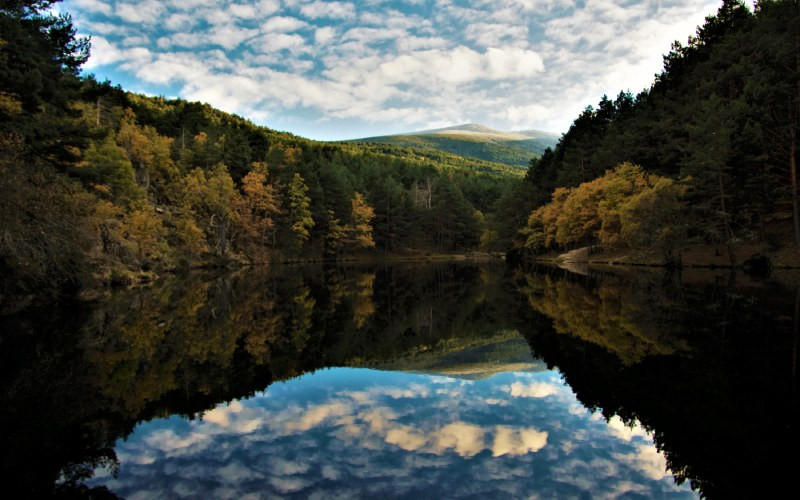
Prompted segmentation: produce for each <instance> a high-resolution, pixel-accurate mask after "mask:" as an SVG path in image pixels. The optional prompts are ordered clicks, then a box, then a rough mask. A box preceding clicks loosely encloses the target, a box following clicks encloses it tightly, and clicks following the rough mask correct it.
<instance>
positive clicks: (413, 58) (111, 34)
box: [72, 0, 718, 137]
mask: <svg viewBox="0 0 800 500" xmlns="http://www.w3.org/2000/svg"><path fill="white" fill-rule="evenodd" d="M717 3H718V0H714V1H713V2H712V1H711V0H704V1H703V2H700V3H698V2H690V1H689V0H671V1H670V2H662V1H659V0H640V1H639V2H637V3H630V2H626V3H621V2H617V1H614V0H597V1H592V2H582V3H580V4H578V3H577V2H574V1H556V0H491V1H490V0H475V1H472V2H461V1H458V2H456V1H450V0H437V1H432V2H424V1H412V2H408V1H406V2H386V1H383V0H370V1H365V2H357V3H356V2H346V1H321V0H285V1H283V2H280V1H279V0H258V1H256V0H235V1H226V2H210V1H207V0H182V1H178V0H164V1H156V0H143V1H142V2H132V1H131V0H123V1H116V2H113V3H112V2H110V1H107V0H72V4H73V5H74V6H75V8H76V9H78V12H79V15H77V16H76V23H77V26H78V28H79V31H80V33H86V34H89V35H92V36H93V45H94V48H93V55H92V59H90V62H89V64H88V65H87V69H92V70H97V69H100V70H101V71H102V74H100V75H98V76H100V77H101V78H102V77H106V76H108V77H110V78H111V79H112V80H114V79H118V77H124V78H131V77H133V78H139V79H140V84H141V85H139V87H140V88H142V89H144V90H145V91H146V92H149V93H154V94H157V93H165V94H168V95H169V94H174V93H175V92H176V91H177V90H178V89H182V90H181V91H182V92H187V94H181V96H183V97H189V96H190V95H191V96H194V97H195V98H199V97H203V98H208V99H215V100H212V101H210V104H212V105H215V106H224V107H225V108H226V109H228V110H230V111H235V112H237V113H240V114H244V113H247V116H251V117H254V118H255V117H267V116H269V117H278V118H279V119H280V117H285V121H284V123H283V125H284V126H285V125H286V124H287V123H292V124H295V125H296V124H299V123H304V124H305V125H306V127H305V128H303V129H300V130H299V132H301V133H302V132H303V130H334V131H336V133H337V134H340V136H341V137H346V136H348V135H349V136H351V137H352V136H353V135H357V133H356V132H352V133H348V132H347V130H349V129H348V128H347V127H342V126H337V125H336V124H337V123H339V120H343V119H346V120H348V123H350V124H353V123H356V124H359V126H360V127H361V128H363V129H368V130H369V131H370V133H373V132H377V131H385V132H389V131H390V130H386V129H387V128H394V130H391V131H395V132H400V131H402V130H404V129H405V130H407V129H412V128H425V126H427V125H431V124H434V123H436V124H452V123H454V122H457V121H461V120H467V121H476V122H483V123H486V124H487V125H490V126H493V127H495V128H500V129H509V128H520V127H524V128H531V129H536V128H538V129H549V130H553V131H563V130H565V129H566V128H567V126H568V125H569V123H570V122H571V121H572V120H573V119H574V118H575V117H576V116H577V114H578V113H579V112H580V111H581V110H582V109H583V108H584V107H585V106H586V105H588V104H596V102H597V101H598V100H599V98H600V96H602V95H603V94H609V95H616V94H617V93H618V92H619V91H620V90H627V89H631V90H632V91H633V92H634V93H635V92H637V91H639V90H640V89H642V88H644V87H646V86H648V85H649V84H650V83H651V82H652V78H653V74H654V73H656V72H657V71H659V69H660V68H661V64H662V59H661V54H662V53H664V52H665V51H667V50H668V49H669V46H670V43H671V42H672V41H673V40H675V39H680V40H685V39H686V37H687V36H688V35H689V34H691V33H692V32H693V31H694V29H695V26H696V25H698V24H701V23H702V22H703V18H704V16H705V15H707V14H709V13H712V12H713V11H714V10H715V9H716V7H717ZM412 5H413V9H412V8H410V7H409V6H412ZM114 6H116V9H114V8H113V7H114ZM298 17H302V19H300V18H298ZM210 49H214V50H218V51H221V52H222V56H224V57H221V56H219V55H214V56H213V58H212V60H211V61H210V63H209V62H208V61H206V58H207V54H208V53H209V51H210ZM173 62H174V64H172V63H173ZM545 69H546V70H545ZM226 80H229V81H231V82H235V85H236V86H237V89H238V91H237V92H232V91H229V90H226V89H225V88H224V85H223V83H224V82H225V81H226ZM204 86H206V87H205V88H203V87H204ZM301 115H302V116H304V117H306V118H303V119H300V118H298V116H301ZM309 115H310V116H311V118H308V116H309ZM265 124H266V125H273V126H281V123H269V122H267V123H265Z"/></svg>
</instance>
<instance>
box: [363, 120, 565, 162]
mask: <svg viewBox="0 0 800 500" xmlns="http://www.w3.org/2000/svg"><path fill="white" fill-rule="evenodd" d="M349 142H357V143H366V144H390V145H394V146H399V147H402V148H413V149H416V150H419V151H420V154H421V155H428V154H430V153H431V152H437V151H446V152H448V153H453V154H456V155H459V156H463V157H467V158H475V159H478V160H483V161H489V162H495V163H503V164H506V165H511V166H514V167H517V168H520V169H523V168H527V167H528V166H529V165H530V161H531V158H538V157H539V156H541V155H542V153H543V152H544V150H545V149H547V148H548V147H552V146H555V144H556V142H558V134H552V133H550V132H542V131H539V130H526V131H520V132H502V131H499V130H493V129H491V128H488V127H485V126H483V125H477V124H474V123H472V124H466V125H458V126H455V127H448V128H443V129H436V130H427V131H423V132H413V133H410V134H397V135H385V136H379V137H367V138H364V139H355V140H353V141H349Z"/></svg>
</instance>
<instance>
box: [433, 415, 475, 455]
mask: <svg viewBox="0 0 800 500" xmlns="http://www.w3.org/2000/svg"><path fill="white" fill-rule="evenodd" d="M485 433H486V432H485V431H484V430H483V429H481V428H480V427H478V426H477V425H472V424H467V423H464V422H455V423H452V424H449V425H446V426H444V427H443V428H442V429H440V430H439V431H438V432H436V441H435V443H434V448H433V449H434V450H435V451H436V452H439V453H442V452H443V451H445V450H448V449H453V450H455V452H456V453H458V454H459V455H461V456H462V457H471V456H473V455H477V454H478V453H480V452H481V451H483V449H484V448H485V444H484V439H483V436H484V434H485Z"/></svg>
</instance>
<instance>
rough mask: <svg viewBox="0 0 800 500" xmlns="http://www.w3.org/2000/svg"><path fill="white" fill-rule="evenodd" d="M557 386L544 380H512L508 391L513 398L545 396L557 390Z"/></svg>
mask: <svg viewBox="0 0 800 500" xmlns="http://www.w3.org/2000/svg"><path fill="white" fill-rule="evenodd" d="M558 389H559V388H558V387H556V386H555V385H553V384H548V383H546V382H530V383H528V384H523V383H522V382H514V383H513V384H511V387H509V393H510V394H511V396H512V397H515V398H546V397H547V396H552V395H553V394H556V393H557V392H558Z"/></svg>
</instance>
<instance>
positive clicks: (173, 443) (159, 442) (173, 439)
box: [140, 429, 209, 461]
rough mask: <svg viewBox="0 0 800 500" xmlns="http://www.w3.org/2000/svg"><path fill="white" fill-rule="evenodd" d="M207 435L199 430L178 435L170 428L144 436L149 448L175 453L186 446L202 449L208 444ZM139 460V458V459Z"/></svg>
mask: <svg viewBox="0 0 800 500" xmlns="http://www.w3.org/2000/svg"><path fill="white" fill-rule="evenodd" d="M208 440H209V436H208V435H206V434H203V433H200V432H191V433H189V434H187V435H185V436H179V435H177V434H176V433H175V431H173V430H171V429H165V430H160V431H156V432H153V433H152V434H150V435H148V436H147V437H146V438H145V443H146V444H147V445H148V446H150V447H151V448H155V449H157V450H159V451H162V452H164V453H167V454H177V453H180V452H182V451H183V450H186V449H188V448H194V450H193V451H195V452H196V451H199V450H198V448H200V449H204V448H205V447H206V446H207V445H208ZM140 461H141V460H140Z"/></svg>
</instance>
